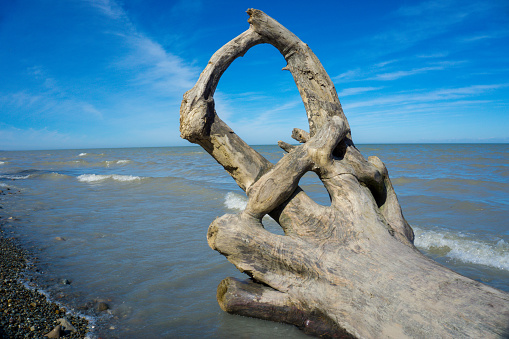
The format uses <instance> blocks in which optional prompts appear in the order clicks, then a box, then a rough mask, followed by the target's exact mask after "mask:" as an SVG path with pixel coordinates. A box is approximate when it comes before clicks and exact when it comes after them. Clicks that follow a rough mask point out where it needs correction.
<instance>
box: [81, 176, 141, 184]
mask: <svg viewBox="0 0 509 339" xmlns="http://www.w3.org/2000/svg"><path fill="white" fill-rule="evenodd" d="M108 179H110V180H115V181H136V180H141V179H143V178H142V177H138V176H135V175H120V174H108V175H106V174H82V175H80V176H78V181H81V182H89V183H92V182H98V181H104V180H108Z"/></svg>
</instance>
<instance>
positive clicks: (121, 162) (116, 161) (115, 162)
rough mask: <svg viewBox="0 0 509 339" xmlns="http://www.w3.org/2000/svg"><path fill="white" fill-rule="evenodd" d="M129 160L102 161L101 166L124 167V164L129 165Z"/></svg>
mask: <svg viewBox="0 0 509 339" xmlns="http://www.w3.org/2000/svg"><path fill="white" fill-rule="evenodd" d="M130 162H131V160H125V159H123V160H107V161H103V162H102V164H103V165H104V166H106V167H110V166H112V165H125V164H128V163H130Z"/></svg>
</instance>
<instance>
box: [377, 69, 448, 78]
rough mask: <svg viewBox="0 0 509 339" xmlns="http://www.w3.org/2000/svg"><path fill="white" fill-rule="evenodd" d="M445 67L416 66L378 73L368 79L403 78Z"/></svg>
mask: <svg viewBox="0 0 509 339" xmlns="http://www.w3.org/2000/svg"><path fill="white" fill-rule="evenodd" d="M443 69H444V67H441V66H434V67H422V68H414V69H411V70H408V71H395V72H389V73H382V74H377V75H376V76H374V77H372V78H368V80H382V81H386V80H396V79H399V78H403V77H407V76H411V75H415V74H420V73H425V72H429V71H438V70H443Z"/></svg>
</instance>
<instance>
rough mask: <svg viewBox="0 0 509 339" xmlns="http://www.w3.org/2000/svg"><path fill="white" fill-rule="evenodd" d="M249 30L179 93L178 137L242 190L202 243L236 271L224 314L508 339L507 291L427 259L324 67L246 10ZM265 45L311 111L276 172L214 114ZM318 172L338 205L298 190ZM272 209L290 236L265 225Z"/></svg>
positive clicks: (310, 327) (225, 287)
mask: <svg viewBox="0 0 509 339" xmlns="http://www.w3.org/2000/svg"><path fill="white" fill-rule="evenodd" d="M248 14H249V15H250V18H249V20H248V21H249V23H250V24H251V25H250V28H249V29H248V30H247V31H246V32H244V33H242V34H241V35H239V36H238V37H237V38H235V39H233V40H232V41H230V42H229V43H227V44H226V45H225V46H223V47H222V48H221V49H219V50H218V51H217V52H216V53H215V54H214V55H213V56H212V58H211V60H210V61H209V63H208V65H207V67H206V68H205V70H204V71H203V72H202V74H201V76H200V78H199V80H198V82H197V83H196V85H195V86H194V87H193V88H192V89H191V90H189V91H188V92H187V93H186V94H185V95H184V100H183V101H182V106H181V111H180V114H181V120H180V122H181V128H180V130H181V135H182V137H183V138H186V139H187V140H189V141H191V142H194V143H197V144H199V145H201V146H202V147H203V148H204V149H205V150H206V151H207V152H209V153H210V154H211V155H212V156H213V157H214V158H215V159H216V160H217V161H218V162H219V163H220V164H221V165H222V166H223V167H224V168H225V169H226V170H227V171H228V173H229V174H230V175H231V176H232V177H233V178H234V179H235V181H236V182H237V184H238V185H239V187H241V188H242V189H243V190H245V191H246V193H247V195H248V198H249V200H248V204H247V207H246V209H245V210H244V211H242V212H241V213H239V214H236V215H231V214H227V215H224V216H222V217H220V218H217V219H216V220H214V221H213V222H212V224H211V225H210V227H209V230H208V234H207V239H208V242H209V245H210V247H211V248H213V249H215V250H216V251H218V252H220V253H221V254H223V255H224V256H226V258H227V259H228V260H229V261H230V262H232V263H233V264H234V265H235V266H236V267H237V268H238V269H239V270H240V271H241V272H244V273H246V274H247V275H249V276H250V277H251V279H250V280H246V281H244V282H241V281H238V280H236V279H233V278H227V279H225V280H223V282H221V284H220V285H219V287H218V294H217V297H218V302H219V305H220V306H221V308H222V309H223V310H225V311H227V312H230V313H235V314H240V315H245V316H251V317H257V318H262V319H267V320H273V321H281V322H287V323H290V324H294V325H296V326H298V327H299V328H301V329H303V330H304V331H305V332H306V333H311V334H315V335H317V336H321V337H331V338H343V337H344V338H348V337H359V338H404V337H412V338H416V337H418V338H421V337H433V338H435V337H437V338H438V337H439V338H458V337H469V338H497V337H498V338H502V337H509V295H508V294H507V293H505V292H502V291H499V290H497V289H494V288H492V287H489V286H486V285H483V284H481V283H478V282H475V281H473V280H470V279H468V278H465V277H463V276H461V275H459V274H457V273H455V272H453V271H451V270H449V269H447V268H445V267H443V266H441V265H439V264H438V263H436V262H434V261H432V260H430V259H429V258H427V257H425V256H423V255H422V254H421V253H420V252H419V251H418V250H417V249H416V248H415V247H414V245H413V239H414V235H413V231H412V229H411V227H410V226H409V225H408V223H407V222H406V220H405V218H404V217H403V213H402V211H401V207H400V205H399V202H398V199H397V197H396V193H395V192H394V188H393V186H392V184H391V181H390V179H389V174H388V171H387V168H386V167H385V165H384V164H383V163H382V161H380V159H378V158H377V157H370V158H369V159H368V161H366V160H365V159H364V158H363V157H362V155H361V154H360V152H359V151H358V150H357V148H356V147H355V146H354V144H353V141H352V137H351V133H350V127H349V125H348V122H347V120H346V117H345V115H344V113H343V110H342V108H341V104H340V102H339V99H338V98H337V94H336V90H335V88H334V85H333V83H332V81H331V80H330V78H329V76H328V75H327V73H326V72H325V70H324V69H323V67H322V65H321V64H320V62H319V60H318V59H317V58H316V56H315V55H314V54H313V52H312V51H311V50H310V49H309V47H308V46H307V45H306V44H304V43H303V42H302V41H300V40H299V39H298V38H297V37H296V36H295V35H294V34H292V33H291V32H290V31H288V30H287V29H286V28H284V27H283V26H282V25H281V24H279V23H278V22H276V21H275V20H274V19H272V18H270V17H269V16H267V15H266V14H265V13H263V12H261V11H259V10H254V9H249V10H248ZM260 43H269V44H272V45H273V46H275V47H276V48H277V49H278V50H279V51H280V52H281V54H282V55H283V56H284V58H285V59H286V61H287V66H286V67H285V68H284V69H286V70H289V71H290V72H291V73H292V75H293V77H294V80H295V83H296V84H297V87H298V89H299V92H300V94H301V97H302V99H303V102H304V106H305V108H306V112H307V115H308V121H309V128H310V132H309V133H308V132H305V131H302V130H298V129H294V131H293V133H292V137H293V138H294V139H296V140H297V141H299V142H301V143H302V145H299V146H294V145H290V144H287V143H284V142H279V145H280V146H281V148H283V149H284V150H286V151H287V152H288V154H286V155H285V156H284V157H283V158H282V159H281V160H280V161H279V162H278V163H277V164H276V165H272V164H271V163H269V162H268V161H267V160H266V159H265V158H263V157H262V156H261V155H260V154H259V153H257V152H256V151H254V150H253V149H252V148H251V147H249V146H248V145H247V144H246V143H245V142H244V141H243V140H242V139H240V138H239V137H238V136H237V135H236V134H235V133H234V132H233V131H232V130H231V129H230V128H229V127H228V126H227V125H226V124H225V123H224V122H223V121H221V120H220V119H219V117H218V116H217V114H216V112H215V109H214V99H213V95H214V91H215V89H216V86H217V83H218V81H219V78H220V77H221V75H222V74H223V72H224V71H225V70H226V69H227V68H228V66H229V65H230V64H231V62H233V61H234V60H235V59H236V58H237V57H239V56H242V55H244V53H245V52H246V51H247V50H248V49H249V48H251V47H253V46H255V45H257V44H260ZM308 171H314V172H315V173H316V174H317V175H318V177H319V178H320V180H321V181H322V182H323V184H324V185H325V187H326V189H327V191H328V192H329V195H330V197H331V206H329V207H325V206H321V205H318V204H316V203H315V202H313V201H312V200H311V199H310V198H309V197H308V196H307V195H306V194H305V193H304V192H303V191H302V189H300V188H299V187H298V182H299V180H300V178H301V177H302V175H304V174H305V173H306V172H308ZM266 214H269V215H271V216H272V218H274V219H275V220H276V221H277V222H278V223H279V224H280V225H281V227H282V228H283V230H284V232H285V235H284V236H280V235H275V234H272V233H270V232H268V231H267V230H265V229H264V227H263V224H262V218H263V216H264V215H266Z"/></svg>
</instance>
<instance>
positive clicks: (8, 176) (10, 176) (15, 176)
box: [0, 174, 32, 180]
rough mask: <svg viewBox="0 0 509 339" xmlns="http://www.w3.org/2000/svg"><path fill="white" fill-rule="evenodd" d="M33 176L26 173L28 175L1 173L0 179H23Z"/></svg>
mask: <svg viewBox="0 0 509 339" xmlns="http://www.w3.org/2000/svg"><path fill="white" fill-rule="evenodd" d="M31 176H32V174H26V175H21V174H1V175H0V179H8V180H23V179H28V178H30V177H31Z"/></svg>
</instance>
